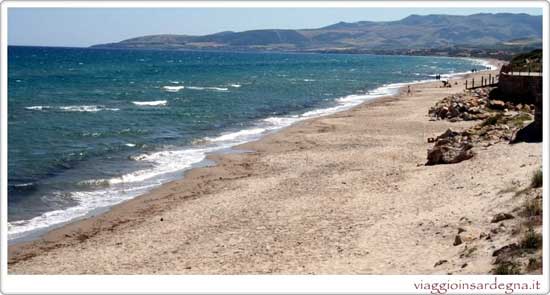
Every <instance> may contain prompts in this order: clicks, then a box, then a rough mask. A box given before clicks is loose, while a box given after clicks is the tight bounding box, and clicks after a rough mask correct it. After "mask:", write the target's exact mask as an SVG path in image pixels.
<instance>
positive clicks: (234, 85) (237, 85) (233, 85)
mask: <svg viewBox="0 0 550 295" xmlns="http://www.w3.org/2000/svg"><path fill="white" fill-rule="evenodd" d="M229 86H231V87H233V88H239V87H241V86H242V85H241V84H229Z"/></svg>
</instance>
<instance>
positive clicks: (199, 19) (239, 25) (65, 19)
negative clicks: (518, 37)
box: [8, 8, 542, 47]
mask: <svg viewBox="0 0 550 295" xmlns="http://www.w3.org/2000/svg"><path fill="white" fill-rule="evenodd" d="M481 12H483V13H497V12H510V13H528V14H531V15H541V14H542V10H541V9H540V8H9V9H8V44H9V45H35V46H70V47H87V46H90V45H93V44H100V43H109V42H118V41H121V40H124V39H128V38H133V37H138V36H144V35H153V34H187V35H205V34H211V33H216V32H221V31H245V30H254V29H304V28H318V27H323V26H327V25H331V24H334V23H337V22H340V21H345V22H356V21H365V20H368V21H392V20H399V19H402V18H404V17H407V16H409V15H411V14H420V15H426V14H455V15H468V14H475V13H481Z"/></svg>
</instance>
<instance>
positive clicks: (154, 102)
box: [132, 100, 167, 106]
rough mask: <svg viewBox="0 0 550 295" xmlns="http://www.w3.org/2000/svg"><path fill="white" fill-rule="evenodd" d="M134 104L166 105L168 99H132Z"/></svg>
mask: <svg viewBox="0 0 550 295" xmlns="http://www.w3.org/2000/svg"><path fill="white" fill-rule="evenodd" d="M132 103H133V104H135V105H137V106H164V105H166V103H167V101H166V100H153V101H132Z"/></svg>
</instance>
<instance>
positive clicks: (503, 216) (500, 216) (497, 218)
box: [491, 212, 514, 223]
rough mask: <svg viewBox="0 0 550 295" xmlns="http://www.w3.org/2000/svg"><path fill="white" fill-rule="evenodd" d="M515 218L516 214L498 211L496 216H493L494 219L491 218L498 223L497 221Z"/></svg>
mask: <svg viewBox="0 0 550 295" xmlns="http://www.w3.org/2000/svg"><path fill="white" fill-rule="evenodd" d="M513 218H514V215H512V214H510V213H502V212H501V213H498V214H496V215H495V216H493V219H491V223H497V222H500V221H503V220H507V219H513Z"/></svg>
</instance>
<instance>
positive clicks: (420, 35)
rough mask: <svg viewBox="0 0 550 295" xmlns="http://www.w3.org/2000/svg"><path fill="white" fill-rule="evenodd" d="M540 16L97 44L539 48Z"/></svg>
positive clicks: (409, 20) (430, 19) (442, 18)
mask: <svg viewBox="0 0 550 295" xmlns="http://www.w3.org/2000/svg"><path fill="white" fill-rule="evenodd" d="M541 40H542V16H533V15H528V14H512V13H497V14H488V13H480V14H474V15H467V16H459V15H424V16H421V15H410V16H408V17H406V18H404V19H401V20H398V21H387V22H371V21H361V22H355V23H346V22H340V23H336V24H333V25H330V26H326V27H322V28H317V29H303V30H278V29H270V30H251V31H244V32H231V31H226V32H220V33H216V34H211V35H204V36H189V35H152V36H143V37H137V38H132V39H128V40H123V41H120V42H116V43H108V44H99V45H94V46H92V47H95V48H126V49H129V48H134V49H188V50H216V49H218V50H219V49H223V50H241V51H242V50H244V51H251V50H252V51H266V50H267V51H299V52H350V53H353V52H373V53H376V52H388V53H411V52H412V53H414V52H416V51H418V50H420V51H433V50H436V49H448V50H452V49H455V50H456V49H457V48H458V49H459V50H461V49H466V48H472V47H474V48H488V47H489V48H499V49H502V48H515V47H522V49H523V50H525V47H528V48H530V46H533V47H536V46H538V45H539V44H540V43H541Z"/></svg>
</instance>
